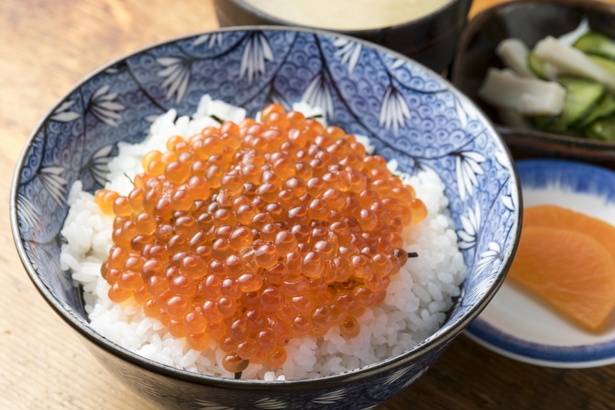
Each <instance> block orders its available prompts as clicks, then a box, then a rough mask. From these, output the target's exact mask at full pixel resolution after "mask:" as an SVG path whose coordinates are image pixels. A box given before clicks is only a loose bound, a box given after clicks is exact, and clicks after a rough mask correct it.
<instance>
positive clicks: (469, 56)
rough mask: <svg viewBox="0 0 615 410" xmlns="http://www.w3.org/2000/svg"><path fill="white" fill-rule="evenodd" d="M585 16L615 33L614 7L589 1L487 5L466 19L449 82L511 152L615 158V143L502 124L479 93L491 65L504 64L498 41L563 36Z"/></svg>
mask: <svg viewBox="0 0 615 410" xmlns="http://www.w3.org/2000/svg"><path fill="white" fill-rule="evenodd" d="M583 17H587V19H588V22H589V26H590V29H591V30H595V31H597V32H600V33H603V34H605V35H607V36H610V37H613V38H615V6H614V5H611V4H606V3H602V2H599V1H587V0H529V1H527V0H519V1H514V2H510V3H505V4H501V5H498V6H495V7H492V8H490V9H487V10H485V11H483V12H482V13H480V14H479V15H478V16H476V17H475V18H474V19H473V20H472V21H470V22H469V23H468V26H467V27H466V29H465V31H464V33H463V35H462V37H461V41H460V43H459V48H458V50H457V54H456V56H455V60H454V63H453V68H452V70H451V81H452V82H453V84H454V85H455V86H457V88H459V89H460V90H461V91H462V92H463V93H465V94H466V95H467V96H469V97H470V98H471V99H473V100H474V101H475V102H476V103H477V104H478V105H479V106H480V107H481V108H482V109H483V110H484V111H485V113H486V114H487V115H488V116H489V117H490V118H491V120H492V121H493V122H494V123H495V124H496V128H497V129H498V131H499V132H500V134H501V135H502V136H503V137H504V140H505V141H506V142H507V143H508V144H509V146H510V147H511V149H513V151H517V150H518V151H519V152H520V153H521V154H527V153H529V154H532V155H536V154H538V155H548V156H558V157H569V158H579V159H584V160H591V161H613V160H615V142H603V141H597V140H589V139H585V138H579V137H573V136H566V135H558V134H552V133H547V132H541V131H537V130H531V129H524V128H516V127H509V126H505V125H501V122H500V119H499V117H498V114H497V112H496V110H495V109H493V108H492V107H491V106H489V104H487V103H485V102H483V101H482V100H481V99H480V98H478V96H477V92H478V89H479V88H480V86H481V84H482V82H483V80H484V78H485V75H486V73H487V70H488V69H489V68H490V67H501V66H502V63H501V61H500V59H499V58H498V57H497V56H496V54H495V49H496V47H497V45H498V44H499V43H500V41H502V40H504V39H505V38H509V37H515V38H519V39H520V40H522V41H523V42H525V43H526V44H527V45H528V47H530V48H531V47H533V46H534V44H536V43H537V42H538V41H539V40H541V39H542V38H544V37H546V36H547V35H552V36H560V35H562V34H565V33H567V32H570V31H572V30H574V29H575V28H577V27H578V25H579V23H580V22H581V20H582V19H583Z"/></svg>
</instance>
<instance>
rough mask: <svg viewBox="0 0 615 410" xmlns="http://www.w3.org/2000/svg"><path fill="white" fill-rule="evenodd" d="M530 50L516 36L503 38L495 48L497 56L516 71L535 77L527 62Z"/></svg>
mask: <svg viewBox="0 0 615 410" xmlns="http://www.w3.org/2000/svg"><path fill="white" fill-rule="evenodd" d="M529 52H530V50H529V49H528V48H527V46H526V45H525V43H524V42H523V41H521V40H519V39H516V38H507V39H505V40H502V41H501V42H500V44H498V47H497V48H496V49H495V53H496V54H497V56H498V57H500V59H501V60H502V61H503V62H504V64H505V65H506V66H507V67H508V68H511V69H512V70H513V71H514V72H515V73H517V74H519V75H520V76H522V77H535V75H534V73H532V71H531V70H530V68H529V67H528V64H527V56H528V54H529Z"/></svg>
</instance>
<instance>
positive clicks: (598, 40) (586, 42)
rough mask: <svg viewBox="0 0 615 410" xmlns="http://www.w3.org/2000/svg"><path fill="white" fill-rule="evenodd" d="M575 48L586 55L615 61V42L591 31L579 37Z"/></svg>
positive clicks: (574, 45)
mask: <svg viewBox="0 0 615 410" xmlns="http://www.w3.org/2000/svg"><path fill="white" fill-rule="evenodd" d="M573 47H574V48H576V49H579V50H581V51H583V52H584V53H586V54H594V55H599V56H602V57H604V58H608V59H610V60H615V41H613V40H611V39H610V38H608V37H607V36H605V35H602V34H599V33H595V32H593V31H590V32H589V33H586V34H584V35H582V36H581V37H579V39H578V40H577V41H575V42H574V44H573Z"/></svg>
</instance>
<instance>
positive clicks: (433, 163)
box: [11, 27, 521, 409]
mask: <svg viewBox="0 0 615 410" xmlns="http://www.w3.org/2000/svg"><path fill="white" fill-rule="evenodd" d="M205 93H208V94H210V95H211V96H212V97H213V98H216V99H222V100H225V101H227V102H228V103H231V104H234V105H238V106H243V107H245V108H247V110H248V112H249V113H250V114H254V113H255V112H256V111H257V110H258V109H259V108H261V107H263V106H264V105H265V104H267V103H269V102H271V101H277V102H281V103H283V104H285V105H288V104H291V103H293V102H297V101H301V100H303V101H307V102H308V103H310V104H312V105H317V106H321V107H324V109H325V112H326V115H327V118H328V120H329V122H331V123H333V124H336V125H339V126H341V127H343V128H344V129H346V130H347V131H348V132H351V133H356V134H363V135H367V136H369V137H370V138H371V142H372V143H373V144H374V145H375V146H376V149H377V152H378V153H379V154H381V155H383V156H384V157H386V158H387V159H391V158H395V159H397V161H398V163H399V167H400V169H401V170H402V171H404V172H407V173H415V172H417V171H418V170H421V169H425V168H431V169H433V170H435V172H436V173H437V174H438V175H439V176H440V178H441V179H442V180H443V182H444V184H445V185H446V191H445V192H446V195H447V196H448V198H449V200H450V208H451V214H452V218H453V220H454V223H455V225H456V230H457V233H458V236H459V244H460V247H461V248H462V249H463V256H464V258H465V261H466V263H467V265H468V266H469V273H468V276H467V279H466V280H465V282H464V284H463V294H462V296H461V297H460V298H459V300H458V302H457V304H456V305H455V307H454V308H453V309H452V310H451V312H450V315H449V317H448V320H447V321H446V323H445V324H444V326H443V327H442V328H441V329H440V330H439V331H438V332H436V333H435V334H434V335H432V336H431V337H429V338H428V339H427V340H425V341H424V342H422V343H421V344H420V345H418V346H416V347H415V348H413V349H412V350H411V351H408V352H406V353H404V354H402V355H399V356H397V357H392V358H390V359H388V360H386V361H384V362H381V363H378V364H375V365H372V366H369V367H367V368H363V369H360V370H357V371H351V372H348V373H345V374H340V375H336V376H331V377H324V378H321V379H315V380H302V381H287V382H254V381H252V382H251V381H244V380H227V379H220V378H215V377H208V376H200V375H196V374H192V373H189V372H185V371H180V370H176V369H173V368H170V367H166V366H164V365H160V364H157V363H154V362H152V361H150V360H147V359H144V358H142V357H139V356H137V355H135V354H133V353H130V352H128V351H127V350H125V349H123V348H120V347H118V346H116V345H114V344H112V343H110V342H109V341H107V340H106V339H104V338H103V337H101V336H100V335H99V334H97V333H96V332H95V331H94V330H92V329H91V328H90V327H89V325H88V320H87V316H86V313H85V312H84V309H83V306H82V302H81V292H80V289H79V288H76V287H74V286H73V285H72V281H71V278H70V272H67V271H62V269H61V268H60V263H59V254H60V247H61V242H62V239H61V236H60V233H59V232H60V229H61V227H62V224H63V221H64V219H65V217H66V215H67V212H68V205H67V203H66V197H67V192H68V190H69V187H70V186H71V185H72V184H73V183H74V182H75V181H76V180H77V179H80V180H82V181H83V186H84V189H86V190H89V191H91V192H94V191H95V190H96V189H97V188H99V187H101V184H103V183H104V179H105V173H106V171H107V163H108V162H109V159H110V158H111V157H112V156H113V155H114V154H115V153H116V151H117V143H118V142H119V141H131V142H137V141H140V140H142V139H143V138H144V137H145V135H146V131H147V129H148V128H149V125H150V119H151V117H153V116H157V115H159V114H161V113H163V112H165V111H167V110H168V109H170V108H175V109H177V110H178V112H179V113H180V114H188V113H191V112H193V111H194V110H195V108H196V105H197V103H198V101H199V98H200V97H201V96H202V95H203V94H205ZM520 214H521V211H520V196H519V188H518V181H517V176H516V174H515V171H514V167H513V164H512V161H511V159H510V156H509V154H508V151H507V149H506V147H505V145H504V143H503V142H502V140H501V138H500V137H499V136H498V134H497V133H496V132H495V131H494V129H493V126H492V125H491V124H490V123H489V121H488V120H487V119H486V118H485V116H484V115H483V114H482V113H481V112H480V111H479V110H478V109H477V108H476V107H475V105H474V104H473V103H471V102H470V101H469V100H468V99H467V98H466V97H465V96H463V95H462V94H461V93H459V92H458V91H457V90H456V89H454V88H453V87H452V86H451V85H450V84H449V83H447V82H446V81H444V80H443V79H442V78H440V77H439V76H437V75H436V74H435V73H433V72H432V71H430V70H428V69H426V68H424V67H423V66H421V65H419V64H417V63H415V62H413V61H411V60H409V59H407V58H406V57H403V56H401V55H399V54H396V53H393V52H391V51H389V50H387V49H384V48H382V47H379V46H374V45H371V44H369V43H366V42H362V41H358V40H355V39H353V38H350V37H345V36H341V35H340V36H335V35H332V34H327V33H324V32H319V31H313V30H289V29H283V28H267V27H260V28H258V27H257V28H241V29H230V30H221V31H217V32H211V33H207V34H203V35H197V36H192V37H185V38H180V39H177V40H171V41H168V42H164V43H161V44H158V45H155V46H152V47H150V48H147V49H144V50H141V51H138V52H136V53H134V54H131V55H129V56H127V57H125V58H122V59H120V60H118V61H116V62H114V63H112V64H109V65H107V66H106V67H103V68H102V69H100V70H98V71H96V72H95V73H93V74H92V75H90V76H89V77H87V78H86V79H84V80H83V81H82V82H80V83H79V84H78V85H77V86H76V87H75V88H74V89H72V90H71V91H70V92H69V93H68V94H67V95H66V96H65V97H64V98H62V99H61V100H60V101H59V102H58V103H57V104H56V105H55V106H54V107H53V108H52V109H51V111H50V112H49V114H48V115H47V116H46V117H45V118H44V119H43V120H42V121H41V123H40V124H39V126H38V127H37V128H36V129H35V130H34V132H33V133H32V135H31V137H30V139H29V141H28V143H27V146H26V147H25V149H24V151H23V154H22V156H21V159H20V161H19V164H18V166H17V170H16V173H15V179H14V182H13V190H12V198H11V221H12V228H13V234H14V237H15V243H16V246H17V249H18V252H19V255H20V256H21V259H22V261H23V264H24V266H25V268H26V270H27V272H28V274H29V275H30V277H31V279H32V281H33V282H34V284H35V286H36V287H37V288H38V290H39V291H40V293H41V294H42V295H43V297H44V298H45V299H46V300H47V302H48V303H49V304H50V305H51V307H52V308H53V309H55V311H56V312H57V313H58V314H59V315H60V316H61V317H62V318H63V319H64V320H65V321H66V322H67V323H68V324H69V325H70V326H71V327H72V328H73V329H75V330H76V331H77V332H78V333H79V334H80V335H82V336H83V337H84V339H85V340H87V342H88V343H86V344H87V345H88V346H89V347H90V349H91V351H92V352H93V353H94V355H95V356H96V357H97V358H99V359H100V361H101V362H102V363H103V364H104V365H105V366H106V367H107V368H108V369H109V371H111V372H112V373H113V374H116V375H117V376H118V377H119V378H120V379H121V380H123V381H124V382H125V383H126V384H127V385H129V386H130V387H131V388H133V389H135V390H136V391H137V392H138V393H139V394H141V395H142V396H144V397H147V398H149V399H151V400H154V401H155V402H157V403H159V404H162V405H164V406H165V407H166V408H173V407H178V408H183V409H186V408H203V409H204V408H248V407H250V408H264V409H274V408H322V407H323V406H332V407H336V408H351V409H358V408H369V407H373V406H376V405H378V404H379V403H381V402H383V401H385V400H387V399H389V398H391V397H392V396H394V395H395V394H397V393H399V392H400V391H401V390H403V389H404V388H406V387H407V386H408V385H410V384H411V383H412V382H413V381H414V380H416V379H417V378H418V377H419V376H420V375H422V374H423V373H424V372H425V371H426V370H427V369H428V368H429V367H430V366H431V365H432V364H433V363H434V362H435V360H436V359H437V357H438V356H439V355H440V353H442V351H443V350H444V349H445V348H446V347H447V346H448V345H449V343H450V342H451V341H452V340H453V338H454V337H455V336H457V335H458V334H459V333H461V331H462V330H463V329H464V328H465V327H466V326H467V325H468V324H469V323H470V321H472V319H474V318H475V317H476V316H477V315H478V314H479V313H480V311H481V310H482V309H483V308H484V307H485V305H486V304H487V303H488V301H489V300H490V299H491V297H492V296H493V295H494V293H495V292H496V291H497V289H498V287H499V286H500V284H501V283H502V281H503V279H504V276H505V274H506V271H507V270H508V267H509V265H510V263H511V261H512V255H513V254H514V251H515V249H516V245H517V243H518V238H519V230H520V223H519V220H520ZM229 393H232V394H229Z"/></svg>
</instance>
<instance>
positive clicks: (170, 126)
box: [61, 96, 466, 380]
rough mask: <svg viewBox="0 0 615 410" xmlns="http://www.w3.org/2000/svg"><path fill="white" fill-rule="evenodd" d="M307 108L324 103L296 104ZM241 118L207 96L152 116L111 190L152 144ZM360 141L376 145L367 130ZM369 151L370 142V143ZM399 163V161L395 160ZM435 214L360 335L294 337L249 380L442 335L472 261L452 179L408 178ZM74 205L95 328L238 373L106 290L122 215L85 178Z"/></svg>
mask: <svg viewBox="0 0 615 410" xmlns="http://www.w3.org/2000/svg"><path fill="white" fill-rule="evenodd" d="M294 109H297V110H301V111H303V112H304V113H306V115H314V114H318V113H319V110H318V109H313V108H311V107H307V106H305V105H296V106H295V107H294ZM211 114H214V115H216V116H218V117H220V118H225V119H229V120H232V121H235V122H238V121H240V120H241V119H242V118H244V117H245V115H246V113H245V110H243V109H240V108H237V107H233V106H230V105H228V104H225V103H223V102H221V101H212V100H211V98H209V96H205V97H203V99H202V100H201V103H200V104H199V107H198V109H197V111H196V113H195V114H194V115H193V117H192V118H189V117H186V116H184V117H177V115H176V112H175V111H174V110H170V111H169V112H167V113H166V114H164V115H161V116H160V117H158V118H157V119H156V120H155V122H154V123H153V124H152V127H151V130H150V135H149V136H148V137H147V138H146V140H145V141H144V142H142V143H140V144H135V145H130V144H125V143H120V144H119V154H118V156H117V157H116V158H114V159H113V160H112V161H111V162H110V163H109V175H108V180H109V183H108V184H107V186H106V188H108V189H111V190H115V191H117V192H119V193H120V194H122V195H127V194H128V193H129V192H130V191H131V189H132V188H133V187H132V184H131V182H130V180H129V178H127V176H128V177H130V178H132V177H133V176H134V175H136V174H137V173H139V172H141V169H140V167H141V157H142V156H143V155H144V154H145V153H147V152H149V151H151V150H153V149H158V150H164V149H165V144H166V140H167V139H168V138H169V137H170V136H173V135H181V136H184V137H189V136H190V135H193V134H195V133H198V132H200V130H201V129H203V128H204V127H205V126H209V125H217V122H215V121H214V120H213V119H212V118H211V117H210V116H209V115H211ZM361 142H363V143H366V144H368V140H367V138H364V139H362V140H361ZM367 148H368V150H369V149H370V148H371V147H369V146H368V147H367ZM389 165H390V166H391V167H392V168H393V170H394V168H395V167H396V163H395V162H394V161H392V162H391V163H390V164H389ZM402 177H403V178H404V179H407V181H406V182H407V183H409V184H411V185H412V186H413V187H414V188H415V190H416V192H417V196H418V197H419V198H421V199H422V200H423V202H424V203H425V205H426V206H427V209H428V212H429V215H428V217H427V219H426V220H425V221H423V222H422V223H420V224H413V225H412V227H411V229H406V231H405V232H404V240H405V242H406V244H407V246H406V250H408V251H409V252H416V253H418V255H419V256H418V257H416V258H410V259H409V260H408V263H407V264H406V265H405V266H404V267H403V268H402V270H401V272H400V273H399V274H398V275H395V276H394V277H392V278H391V283H390V286H389V288H388V291H387V296H386V298H385V300H384V302H383V304H382V305H381V306H379V307H375V308H373V309H368V310H367V311H366V312H365V313H364V314H363V315H362V316H361V317H360V318H359V322H360V324H361V332H360V334H359V336H357V337H356V338H353V339H345V338H343V337H341V336H340V334H339V330H338V329H337V328H333V329H331V330H330V331H329V332H328V333H327V334H326V335H325V336H324V337H322V338H320V339H314V338H311V337H306V338H301V339H291V340H290V341H289V342H288V346H287V353H288V359H287V361H286V363H285V364H284V365H283V366H282V368H280V369H273V370H272V369H268V368H266V367H265V366H262V365H256V364H250V365H249V366H248V368H247V369H246V370H245V371H244V372H243V375H242V378H244V379H264V380H290V379H306V378H315V377H322V376H328V375H333V374H339V373H343V372H346V371H349V370H353V369H357V368H360V367H363V366H366V365H369V364H373V363H375V362H378V361H381V360H383V359H386V358H389V357H392V356H395V355H398V354H400V353H402V352H404V351H406V350H408V349H410V348H412V347H413V346H414V345H416V344H417V343H419V342H420V341H422V340H424V339H425V338H426V337H428V336H429V335H431V334H432V333H434V332H435V331H436V330H437V329H438V328H439V327H440V326H441V325H442V323H443V321H444V318H445V315H446V312H447V311H448V310H449V308H451V306H452V303H453V302H452V299H453V298H454V297H455V296H458V295H459V293H460V287H459V286H460V284H461V282H462V281H463V279H464V278H465V274H466V267H465V264H464V261H463V257H462V254H461V253H460V251H459V249H458V246H457V236H456V234H455V232H454V230H453V225H452V221H451V220H450V217H449V216H448V209H447V207H448V200H447V198H446V196H445V195H444V185H443V184H442V182H441V181H440V179H439V177H438V176H437V175H436V174H435V173H434V172H433V171H423V172H421V173H420V174H418V175H416V176H413V177H407V176H402ZM69 205H70V211H69V214H68V216H67V218H66V221H65V224H64V228H63V230H62V235H63V236H64V238H65V239H66V244H65V245H64V246H63V247H62V254H61V262H62V268H63V269H71V270H72V272H73V279H74V281H75V282H76V283H77V284H79V285H82V286H83V297H84V300H85V303H86V306H85V309H86V312H87V313H88V315H89V319H90V321H91V326H92V328H93V329H94V330H95V331H97V332H98V333H100V334H101V335H103V336H104V337H106V338H107V339H109V340H110V341H112V342H114V343H117V344H118V345H120V346H122V347H124V348H126V349H128V350H130V351H133V352H135V353H137V354H139V355H142V356H144V357H146V358H148V359H151V360H154V361H157V362H160V363H162V364H165V365H168V366H172V367H176V368H180V369H185V370H188V371H192V372H199V373H204V374H208V375H213V376H222V377H233V375H232V374H230V373H229V372H227V371H225V370H224V368H223V367H222V364H221V363H222V358H223V356H224V353H223V351H222V350H221V349H219V348H217V346H216V344H215V342H211V344H210V349H209V350H207V351H204V352H196V351H194V350H191V349H190V348H188V347H187V345H186V342H185V339H175V338H174V337H172V336H171V335H170V334H169V332H168V331H167V330H166V329H165V328H164V326H163V325H162V324H161V323H160V322H158V321H157V320H155V319H152V318H148V317H147V316H145V315H144V314H143V312H142V311H141V309H140V308H139V307H136V306H133V305H131V304H129V303H125V304H121V305H119V304H115V303H113V302H111V301H110V300H109V298H108V296H107V291H108V289H109V285H108V284H107V282H106V281H105V280H104V279H103V278H102V277H101V275H100V266H101V263H102V262H104V261H105V259H106V258H107V255H108V252H109V249H110V248H111V246H112V240H111V232H112V223H113V219H112V218H111V217H110V216H107V215H104V214H102V213H101V212H100V210H99V209H98V206H97V205H95V204H94V197H93V196H92V195H91V194H89V193H87V192H84V191H82V189H81V183H80V182H79V181H78V182H76V183H75V184H74V186H73V187H72V190H71V193H70V196H69Z"/></svg>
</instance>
